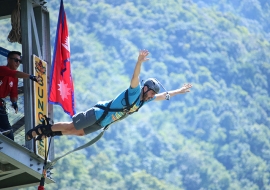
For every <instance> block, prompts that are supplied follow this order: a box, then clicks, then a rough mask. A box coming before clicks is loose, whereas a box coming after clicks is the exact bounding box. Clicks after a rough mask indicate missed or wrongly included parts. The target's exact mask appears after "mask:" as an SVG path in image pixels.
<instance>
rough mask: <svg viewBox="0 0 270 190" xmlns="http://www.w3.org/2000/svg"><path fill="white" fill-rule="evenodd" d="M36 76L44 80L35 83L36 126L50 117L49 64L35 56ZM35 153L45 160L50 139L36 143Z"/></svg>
mask: <svg viewBox="0 0 270 190" xmlns="http://www.w3.org/2000/svg"><path fill="white" fill-rule="evenodd" d="M33 63H34V72H33V73H34V75H35V76H39V77H41V78H42V82H41V84H38V83H36V82H35V83H34V99H35V112H34V113H35V126H37V125H38V124H40V123H42V120H43V116H44V115H46V116H48V93H47V89H48V88H47V63H46V62H45V61H43V60H41V59H39V58H38V57H37V56H35V55H33ZM35 146H36V149H35V153H36V154H37V155H39V156H40V157H42V158H43V159H45V153H46V154H47V152H48V138H45V139H44V140H41V141H35Z"/></svg>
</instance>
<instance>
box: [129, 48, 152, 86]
mask: <svg viewBox="0 0 270 190" xmlns="http://www.w3.org/2000/svg"><path fill="white" fill-rule="evenodd" d="M148 54H149V52H148V50H141V51H140V53H139V57H138V61H137V63H136V66H135V69H134V72H133V76H132V79H131V81H130V87H131V88H136V87H137V86H138V85H139V83H140V79H139V75H140V72H141V66H142V63H143V62H145V61H148V60H149V58H147V55H148Z"/></svg>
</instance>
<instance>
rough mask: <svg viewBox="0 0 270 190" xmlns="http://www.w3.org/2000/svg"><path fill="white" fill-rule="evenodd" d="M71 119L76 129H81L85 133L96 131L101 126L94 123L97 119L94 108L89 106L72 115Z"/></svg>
mask: <svg viewBox="0 0 270 190" xmlns="http://www.w3.org/2000/svg"><path fill="white" fill-rule="evenodd" d="M72 120H73V125H74V127H75V128H76V129H77V130H80V129H83V131H84V133H85V134H86V135H87V134H89V133H93V132H95V131H98V130H100V129H101V128H102V126H100V125H99V124H97V123H96V122H97V119H96V115H95V109H94V108H90V109H89V110H87V111H85V112H80V113H78V114H76V115H74V116H73V117H72Z"/></svg>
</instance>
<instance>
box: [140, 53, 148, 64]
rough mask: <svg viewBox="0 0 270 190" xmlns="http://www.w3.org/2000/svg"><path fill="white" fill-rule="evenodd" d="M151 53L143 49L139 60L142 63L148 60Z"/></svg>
mask: <svg viewBox="0 0 270 190" xmlns="http://www.w3.org/2000/svg"><path fill="white" fill-rule="evenodd" d="M148 54H149V52H148V50H141V51H140V53H139V57H138V62H140V63H142V62H145V61H148V60H149V58H147V55H148Z"/></svg>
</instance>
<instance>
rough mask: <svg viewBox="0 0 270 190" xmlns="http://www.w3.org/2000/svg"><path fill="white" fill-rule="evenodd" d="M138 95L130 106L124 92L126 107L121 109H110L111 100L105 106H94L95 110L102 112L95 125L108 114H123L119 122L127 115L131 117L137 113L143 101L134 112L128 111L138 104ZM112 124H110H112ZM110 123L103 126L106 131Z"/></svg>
mask: <svg viewBox="0 0 270 190" xmlns="http://www.w3.org/2000/svg"><path fill="white" fill-rule="evenodd" d="M140 95H141V93H140ZM140 95H139V96H138V98H137V99H136V100H135V101H134V102H133V103H132V104H131V105H130V103H129V98H128V89H127V90H126V91H125V102H126V106H124V107H123V108H110V107H111V104H112V102H113V100H111V101H110V102H109V103H108V104H107V106H102V105H95V106H94V107H97V108H100V109H102V110H104V112H103V114H102V115H101V117H100V118H99V119H98V120H97V121H96V123H98V124H100V123H101V122H102V121H103V120H104V119H105V117H106V116H107V115H108V113H109V112H123V113H125V114H124V115H123V116H122V117H120V118H119V119H118V120H121V119H123V118H124V117H126V116H127V114H128V115H131V114H133V113H134V112H137V111H139V109H140V108H141V107H142V106H143V104H144V101H141V102H140V105H139V108H138V109H137V110H136V111H134V112H130V109H131V108H132V107H133V106H134V105H135V104H136V103H137V102H138V100H139V98H140ZM118 120H115V121H114V122H116V121H118ZM114 122H112V123H114ZM112 123H110V124H108V125H107V126H105V128H106V129H107V128H108V126H109V125H111V124H112Z"/></svg>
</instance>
